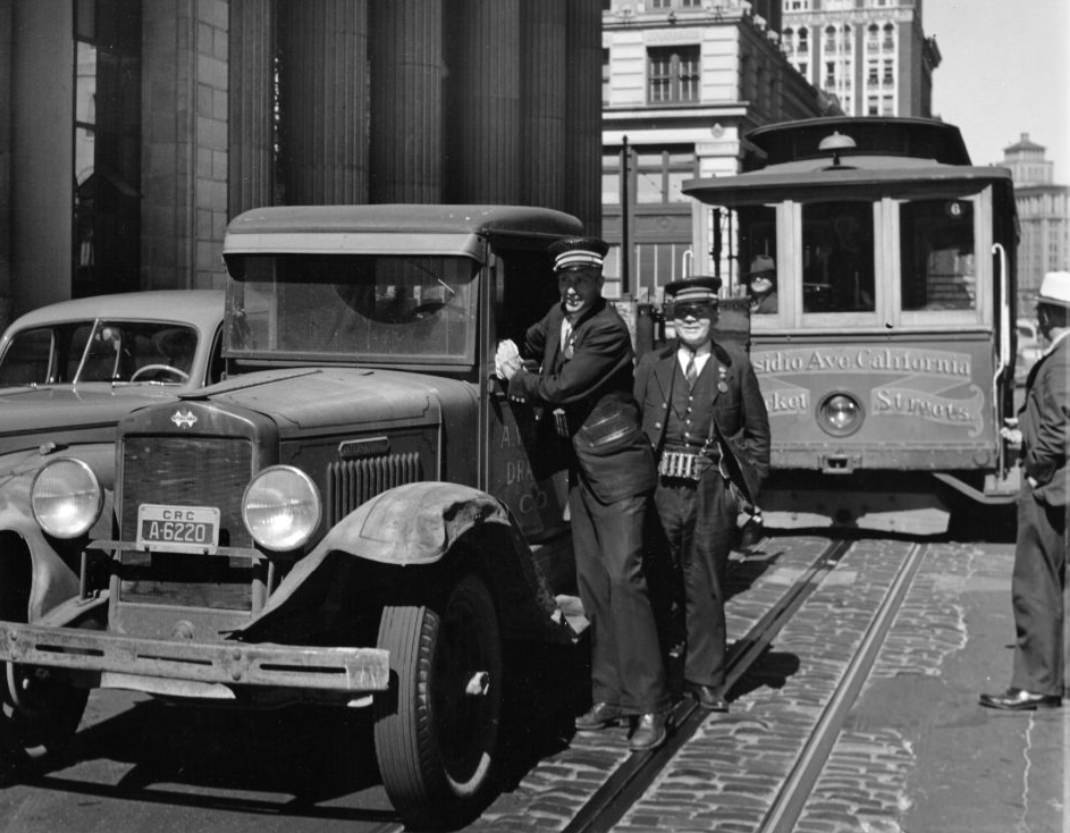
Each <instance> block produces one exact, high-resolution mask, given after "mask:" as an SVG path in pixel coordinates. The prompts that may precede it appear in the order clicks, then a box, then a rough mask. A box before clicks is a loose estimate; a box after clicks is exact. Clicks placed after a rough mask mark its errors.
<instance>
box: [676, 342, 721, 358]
mask: <svg viewBox="0 0 1070 833" xmlns="http://www.w3.org/2000/svg"><path fill="white" fill-rule="evenodd" d="M711 352H713V346H712V345H711V343H710V341H709V340H707V341H705V342H703V343H702V344H700V345H699V346H698V347H697V348H696V349H694V350H692V349H691V348H690V347H688V346H687V345H686V344H684V343H683V342H682V341H681V342H680V347H679V348H678V349H677V353H679V354H680V355H683V356H690V355H691V354H692V353H694V354H695V358H696V359H700V358H703V357H704V356H708V355H709V354H710V353H711Z"/></svg>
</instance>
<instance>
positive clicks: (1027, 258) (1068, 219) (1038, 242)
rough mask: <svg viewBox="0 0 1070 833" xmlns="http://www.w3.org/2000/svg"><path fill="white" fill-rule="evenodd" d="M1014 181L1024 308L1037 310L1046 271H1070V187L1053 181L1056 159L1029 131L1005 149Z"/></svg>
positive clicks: (1020, 293) (1025, 311)
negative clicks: (1019, 235)
mask: <svg viewBox="0 0 1070 833" xmlns="http://www.w3.org/2000/svg"><path fill="white" fill-rule="evenodd" d="M999 164H1000V165H1002V166H1003V167H1004V168H1010V171H1011V176H1012V178H1013V179H1014V201H1015V203H1016V204H1017V206H1018V224H1019V227H1020V228H1021V238H1020V240H1019V241H1018V309H1019V311H1020V312H1021V313H1022V314H1023V315H1032V314H1033V313H1034V312H1035V310H1036V295H1037V290H1038V289H1039V288H1040V282H1041V280H1042V279H1043V277H1044V273H1045V272H1055V271H1063V270H1067V269H1070V187H1067V186H1066V185H1056V184H1055V182H1054V181H1053V180H1054V178H1055V174H1054V167H1055V166H1054V163H1053V162H1051V161H1049V160H1047V159H1046V158H1045V148H1044V146H1043V145H1038V144H1037V143H1036V142H1033V141H1030V139H1029V134H1028V133H1023V134H1022V135H1021V139H1020V140H1019V141H1017V142H1015V143H1014V144H1013V145H1008V146H1007V147H1005V148H1004V149H1003V161H1002V162H1000V163H999Z"/></svg>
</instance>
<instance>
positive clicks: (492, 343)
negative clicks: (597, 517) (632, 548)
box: [481, 247, 568, 544]
mask: <svg viewBox="0 0 1070 833" xmlns="http://www.w3.org/2000/svg"><path fill="white" fill-rule="evenodd" d="M490 262H491V267H490V269H489V273H490V274H489V280H488V283H487V287H488V291H487V292H485V293H484V297H483V303H482V304H481V312H482V314H483V315H484V320H485V321H486V322H487V325H488V326H486V327H484V328H483V338H482V344H481V357H482V359H483V361H482V368H483V372H482V376H483V380H482V386H483V388H484V390H485V395H484V396H483V401H482V403H481V412H482V414H483V418H484V424H485V425H486V430H485V431H484V432H482V433H483V436H484V437H485V443H484V446H483V460H482V466H481V471H482V475H483V480H484V483H485V488H486V490H487V491H488V492H490V493H491V494H493V495H494V496H495V497H498V498H500V499H501V500H503V501H504V502H505V503H506V505H508V507H509V509H510V510H511V511H512V512H513V514H514V516H515V518H516V520H517V522H518V523H519V524H520V528H521V531H522V532H523V534H524V536H525V538H526V539H527V540H528V542H529V543H532V544H535V543H542V542H546V541H549V540H552V539H555V538H558V537H560V536H561V535H562V534H563V533H565V532H566V531H567V529H568V519H567V516H566V511H565V510H566V505H567V497H568V472H567V468H566V466H567V463H566V459H567V458H566V457H565V452H566V448H565V447H564V446H563V445H562V443H564V442H567V441H565V440H560V439H559V438H558V437H556V436H555V435H554V433H553V431H552V428H551V425H550V419H551V418H550V415H549V414H548V413H547V414H546V416H545V419H540V417H541V416H542V415H541V412H540V410H539V409H538V408H533V407H532V406H531V405H515V404H513V403H510V402H509V400H508V398H507V397H506V395H505V386H504V385H503V384H501V383H500V382H499V381H498V380H497V379H496V377H495V375H494V354H495V351H496V349H497V345H498V342H499V341H501V340H503V339H506V338H509V339H512V340H513V341H514V342H515V343H516V345H517V347H519V348H521V349H523V345H524V332H525V330H526V329H527V328H528V327H529V326H531V325H532V324H534V323H535V322H536V321H538V320H539V319H540V318H541V317H542V316H543V315H545V314H546V311H547V310H548V309H549V308H550V306H551V305H552V304H554V303H555V302H556V301H557V298H558V296H557V284H556V282H555V281H554V279H553V269H552V267H551V263H550V259H549V256H548V255H546V253H545V249H544V247H542V248H538V249H525V248H517V249H508V250H505V251H500V252H498V253H497V254H496V255H493V256H492V257H491V261H490Z"/></svg>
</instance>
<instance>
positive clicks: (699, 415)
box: [664, 356, 717, 449]
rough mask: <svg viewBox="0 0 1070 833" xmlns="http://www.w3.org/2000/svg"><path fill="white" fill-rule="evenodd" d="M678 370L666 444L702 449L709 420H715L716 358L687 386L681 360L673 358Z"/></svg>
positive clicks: (708, 428)
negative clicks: (693, 383) (693, 384)
mask: <svg viewBox="0 0 1070 833" xmlns="http://www.w3.org/2000/svg"><path fill="white" fill-rule="evenodd" d="M673 363H674V367H675V370H674V371H673V378H672V397H671V398H670V400H669V416H668V420H667V421H666V423H665V439H664V444H665V445H667V446H669V445H675V446H683V445H687V446H693V447H694V448H696V449H697V448H701V447H702V445H703V444H704V443H705V442H706V439H707V437H709V436H710V421H711V420H712V419H713V393H714V390H715V388H716V387H717V382H716V379H717V359H716V357H715V356H710V357H709V359H707V360H706V364H705V366H704V367H703V368H702V372H701V373H700V374H699V376H698V380H697V381H696V382H695V387H694V388H692V389H691V390H690V391H689V390H688V389H687V381H686V380H685V379H684V371H683V370H681V369H680V362H679V361H676V360H675V357H674V359H673Z"/></svg>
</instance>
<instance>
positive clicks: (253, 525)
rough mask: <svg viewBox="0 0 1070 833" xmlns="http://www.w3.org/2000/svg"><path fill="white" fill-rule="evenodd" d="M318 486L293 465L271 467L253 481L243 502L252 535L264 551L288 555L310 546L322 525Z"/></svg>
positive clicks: (246, 522) (242, 508)
mask: <svg viewBox="0 0 1070 833" xmlns="http://www.w3.org/2000/svg"><path fill="white" fill-rule="evenodd" d="M321 511H322V503H321V502H320V493H319V490H318V489H317V488H316V484H315V483H313V482H312V480H311V479H310V478H309V477H308V475H307V474H305V473H304V472H303V471H301V470H300V469H297V468H294V467H293V466H271V467H270V468H266V469H264V470H263V471H262V472H260V473H259V474H257V476H256V477H254V478H253V480H252V482H251V483H250V484H249V485H248V486H247V487H246V489H245V495H244V496H243V497H242V502H241V516H242V520H243V521H244V522H245V528H246V529H248V530H249V534H250V535H252V536H253V540H254V541H256V543H258V544H259V545H260V546H262V547H263V548H264V549H267V550H272V551H273V552H289V551H291V550H295V549H297V548H298V547H301V546H303V545H304V544H306V543H308V539H309V538H310V537H312V533H313V532H315V530H316V527H317V526H318V525H319V522H320V513H321Z"/></svg>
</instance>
